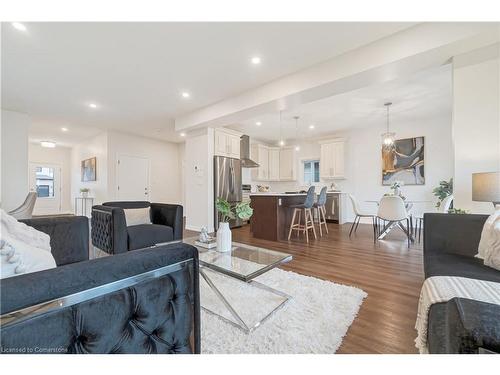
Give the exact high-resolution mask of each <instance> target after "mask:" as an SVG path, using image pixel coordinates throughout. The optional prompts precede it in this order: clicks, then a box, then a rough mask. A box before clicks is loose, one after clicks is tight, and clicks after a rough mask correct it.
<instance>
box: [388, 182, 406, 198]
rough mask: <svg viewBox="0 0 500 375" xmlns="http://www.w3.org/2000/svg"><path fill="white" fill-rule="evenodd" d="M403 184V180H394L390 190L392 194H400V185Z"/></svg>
mask: <svg viewBox="0 0 500 375" xmlns="http://www.w3.org/2000/svg"><path fill="white" fill-rule="evenodd" d="M403 185H404V182H403V181H394V182H393V183H392V185H391V190H392V191H393V194H394V195H398V196H401V187H402V186H403Z"/></svg>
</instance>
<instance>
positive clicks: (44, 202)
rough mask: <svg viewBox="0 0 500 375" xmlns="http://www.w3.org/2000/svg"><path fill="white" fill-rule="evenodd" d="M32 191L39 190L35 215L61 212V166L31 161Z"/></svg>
mask: <svg viewBox="0 0 500 375" xmlns="http://www.w3.org/2000/svg"><path fill="white" fill-rule="evenodd" d="M29 181H30V191H36V192H37V199H36V203H35V208H34V210H33V215H55V214H59V213H61V166H60V165H57V164H46V163H30V169H29Z"/></svg>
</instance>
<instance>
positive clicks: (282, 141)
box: [280, 111, 285, 147]
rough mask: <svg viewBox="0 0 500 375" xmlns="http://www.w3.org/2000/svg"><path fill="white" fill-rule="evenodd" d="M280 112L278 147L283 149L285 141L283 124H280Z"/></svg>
mask: <svg viewBox="0 0 500 375" xmlns="http://www.w3.org/2000/svg"><path fill="white" fill-rule="evenodd" d="M281 112H282V111H280V146H281V147H283V146H284V145H285V141H284V140H283V124H282V122H281Z"/></svg>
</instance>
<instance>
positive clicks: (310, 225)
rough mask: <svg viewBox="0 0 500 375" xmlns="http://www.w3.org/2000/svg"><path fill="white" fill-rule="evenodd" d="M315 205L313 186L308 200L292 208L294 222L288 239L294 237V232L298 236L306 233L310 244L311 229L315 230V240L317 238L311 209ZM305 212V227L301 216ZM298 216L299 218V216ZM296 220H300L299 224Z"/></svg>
mask: <svg viewBox="0 0 500 375" xmlns="http://www.w3.org/2000/svg"><path fill="white" fill-rule="evenodd" d="M313 204H314V186H311V187H310V188H309V190H308V191H307V196H306V200H305V201H304V203H302V204H298V205H294V206H290V208H293V217H292V222H291V223H290V230H289V231H288V239H289V240H290V237H292V232H293V231H297V236H298V235H299V233H300V232H304V233H305V235H306V241H307V243H309V229H312V230H313V233H314V238H315V239H317V238H318V237H316V229H315V228H314V220H313V216H312V212H311V207H312V206H313ZM302 211H304V225H302V224H301V216H302V215H301V214H302ZM297 214H298V216H297ZM295 218H298V222H295Z"/></svg>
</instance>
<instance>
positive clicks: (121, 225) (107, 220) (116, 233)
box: [91, 205, 128, 254]
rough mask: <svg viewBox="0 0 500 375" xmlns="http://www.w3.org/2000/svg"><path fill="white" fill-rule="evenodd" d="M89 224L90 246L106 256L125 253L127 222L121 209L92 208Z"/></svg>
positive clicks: (107, 207)
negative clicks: (90, 224) (90, 225)
mask: <svg viewBox="0 0 500 375" xmlns="http://www.w3.org/2000/svg"><path fill="white" fill-rule="evenodd" d="M91 222H92V228H91V237H92V245H94V246H95V247H97V248H99V249H101V250H103V251H105V252H107V253H108V254H121V253H126V252H127V250H128V237H127V222H126V220H125V212H124V211H123V208H120V207H110V206H102V205H96V206H93V207H92V219H91Z"/></svg>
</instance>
